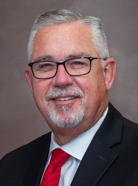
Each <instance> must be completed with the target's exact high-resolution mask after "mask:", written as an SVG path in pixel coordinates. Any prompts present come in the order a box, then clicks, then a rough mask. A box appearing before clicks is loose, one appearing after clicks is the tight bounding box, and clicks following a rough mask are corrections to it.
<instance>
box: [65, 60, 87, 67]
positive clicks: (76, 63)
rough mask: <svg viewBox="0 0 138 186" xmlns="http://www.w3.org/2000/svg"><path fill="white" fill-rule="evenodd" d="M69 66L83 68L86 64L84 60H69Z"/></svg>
mask: <svg viewBox="0 0 138 186" xmlns="http://www.w3.org/2000/svg"><path fill="white" fill-rule="evenodd" d="M69 66H70V67H71V68H74V69H75V68H76V69H77V68H84V67H85V66H86V63H85V62H84V61H71V62H70V63H69Z"/></svg>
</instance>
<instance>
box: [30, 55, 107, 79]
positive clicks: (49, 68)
mask: <svg viewBox="0 0 138 186" xmlns="http://www.w3.org/2000/svg"><path fill="white" fill-rule="evenodd" d="M93 59H103V60H105V59H104V58H97V57H76V58H71V59H67V60H66V61H63V62H55V61H37V62H32V63H29V64H28V65H29V66H30V67H31V70H32V73H33V75H34V77H35V78H37V79H50V78H53V77H55V76H56V74H57V71H58V66H59V65H63V66H64V68H65V70H66V72H67V73H68V74H69V75H71V76H82V75H85V74H88V73H89V72H90V71H91V62H92V60H93Z"/></svg>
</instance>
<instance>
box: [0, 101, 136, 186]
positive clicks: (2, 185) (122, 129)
mask: <svg viewBox="0 0 138 186" xmlns="http://www.w3.org/2000/svg"><path fill="white" fill-rule="evenodd" d="M50 136H51V133H48V134H46V135H44V136H42V137H40V138H38V139H36V140H35V141H33V142H31V143H29V144H27V145H25V146H23V147H20V148H19V149H16V150H14V151H13V152H11V153H9V154H7V155H6V156H5V157H4V158H3V159H2V160H1V162H0V186H39V184H40V180H41V176H42V173H43V170H44V167H45V164H46V161H47V156H48V152H49V145H50ZM71 186H138V125H137V124H134V123H132V122H131V121H128V120H127V119H125V118H123V117H122V116H121V114H120V113H119V112H118V111H117V110H116V109H115V108H114V107H113V106H112V105H111V104H109V112H108V114H107V116H106V118H105V120H104V122H103V124H102V126H101V127H100V129H99V130H98V132H97V133H96V135H95V137H94V139H93V140H92V142H91V144H90V146H89V148H88V150H87V152H86V153H85V155H84V158H83V159H82V162H81V163H80V166H79V168H78V170H77V172H76V174H75V177H74V179H73V181H72V184H71Z"/></svg>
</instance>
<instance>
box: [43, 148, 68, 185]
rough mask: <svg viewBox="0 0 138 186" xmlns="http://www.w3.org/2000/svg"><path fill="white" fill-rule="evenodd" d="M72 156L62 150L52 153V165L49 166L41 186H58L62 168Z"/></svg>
mask: <svg viewBox="0 0 138 186" xmlns="http://www.w3.org/2000/svg"><path fill="white" fill-rule="evenodd" d="M69 157H70V155H69V154H67V153H66V152H64V151H63V150H61V149H55V150H53V151H52V157H51V160H50V164H49V165H48V167H47V169H46V171H45V173H44V176H43V180H42V182H41V185H40V186H58V182H59V178H60V171H61V166H62V165H63V164H64V163H65V162H66V161H67V160H68V159H69Z"/></svg>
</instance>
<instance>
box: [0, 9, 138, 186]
mask: <svg viewBox="0 0 138 186" xmlns="http://www.w3.org/2000/svg"><path fill="white" fill-rule="evenodd" d="M28 60H29V67H27V68H26V69H25V75H26V78H27V80H28V83H29V86H30V89H31V92H32V95H33V97H34V100H35V102H36V105H37V107H38V109H39V110H40V112H41V113H42V115H43V116H44V118H45V119H46V121H47V123H48V125H49V127H50V128H51V131H52V133H48V134H46V135H44V136H42V137H40V138H38V139H36V140H35V141H33V142H31V143H29V144H27V145H25V146H23V147H21V148H19V149H17V150H15V151H13V152H11V153H9V154H7V155H6V156H5V157H4V158H3V159H2V160H1V164H0V183H1V186H39V185H41V186H45V185H59V186H70V185H71V186H90V185H91V186H95V185H96V186H104V185H105V186H136V185H138V176H137V174H138V163H137V162H138V161H137V158H138V148H137V143H138V126H137V125H136V124H134V123H132V122H131V121H128V120H127V119H125V118H123V117H122V115H121V114H120V113H119V112H118V111H117V110H116V109H115V108H114V107H113V106H112V105H111V104H110V103H109V98H108V91H109V90H110V88H111V87H112V85H113V82H114V78H115V71H116V62H115V60H114V59H113V58H109V52H108V47H107V42H106V37H105V34H104V32H103V30H102V27H101V23H100V20H99V19H97V18H94V17H90V16H83V15H81V14H79V13H73V12H71V11H68V10H52V11H50V12H46V13H45V14H43V15H41V16H39V17H38V18H37V19H36V21H35V23H34V25H33V27H32V30H31V33H30V38H29V43H28ZM55 149H56V150H57V149H58V150H60V149H61V150H63V151H61V150H60V151H59V154H60V152H63V153H65V154H67V156H68V157H67V158H66V162H64V164H63V165H61V166H60V168H59V169H61V171H60V170H59V171H58V173H51V172H50V173H49V169H50V168H49V167H50V166H51V165H52V166H53V164H52V163H51V162H52V161H53V159H54V152H55ZM59 154H58V156H59ZM51 156H52V157H51ZM55 156H56V158H57V155H55ZM60 159H62V158H61V157H60ZM54 161H55V160H54ZM51 169H52V168H51ZM57 174H58V176H57ZM47 175H48V176H47ZM55 175H56V176H55ZM55 177H58V180H56V181H55V179H56V178H55ZM49 180H50V181H49ZM53 180H54V181H53Z"/></svg>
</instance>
